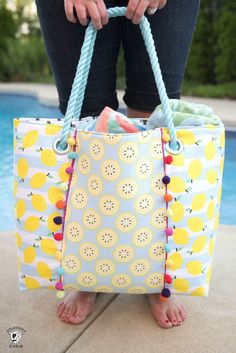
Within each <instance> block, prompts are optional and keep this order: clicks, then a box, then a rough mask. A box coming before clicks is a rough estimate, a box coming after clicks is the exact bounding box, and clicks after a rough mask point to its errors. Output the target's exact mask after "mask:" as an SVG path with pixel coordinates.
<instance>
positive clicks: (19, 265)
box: [17, 256, 21, 272]
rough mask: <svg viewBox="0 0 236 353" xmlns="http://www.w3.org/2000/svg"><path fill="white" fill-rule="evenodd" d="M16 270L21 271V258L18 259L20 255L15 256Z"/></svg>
mask: <svg viewBox="0 0 236 353" xmlns="http://www.w3.org/2000/svg"><path fill="white" fill-rule="evenodd" d="M17 270H18V272H20V271H21V260H20V256H17Z"/></svg>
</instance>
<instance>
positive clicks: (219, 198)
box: [217, 186, 222, 204]
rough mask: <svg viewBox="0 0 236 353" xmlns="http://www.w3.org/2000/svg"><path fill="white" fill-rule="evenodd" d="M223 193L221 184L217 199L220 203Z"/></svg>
mask: <svg viewBox="0 0 236 353" xmlns="http://www.w3.org/2000/svg"><path fill="white" fill-rule="evenodd" d="M221 194H222V187H221V186H220V187H219V188H218V191H217V201H218V203H219V204H220V201H221Z"/></svg>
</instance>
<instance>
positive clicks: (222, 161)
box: [220, 156, 224, 173]
mask: <svg viewBox="0 0 236 353" xmlns="http://www.w3.org/2000/svg"><path fill="white" fill-rule="evenodd" d="M223 169H224V156H223V157H221V159H220V171H221V173H223Z"/></svg>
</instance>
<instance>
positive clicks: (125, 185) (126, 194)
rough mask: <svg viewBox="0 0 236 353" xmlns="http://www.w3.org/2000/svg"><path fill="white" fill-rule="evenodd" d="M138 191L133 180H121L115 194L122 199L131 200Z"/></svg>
mask: <svg viewBox="0 0 236 353" xmlns="http://www.w3.org/2000/svg"><path fill="white" fill-rule="evenodd" d="M137 190H138V185H137V183H136V181H134V180H133V179H128V178H127V179H122V180H121V181H120V182H119V183H118V186H117V192H118V194H119V195H120V197H122V199H125V200H128V199H132V198H133V197H134V196H135V195H136V193H137Z"/></svg>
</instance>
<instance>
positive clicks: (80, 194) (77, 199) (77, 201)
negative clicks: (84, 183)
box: [71, 188, 88, 209]
mask: <svg viewBox="0 0 236 353" xmlns="http://www.w3.org/2000/svg"><path fill="white" fill-rule="evenodd" d="M71 202H72V204H73V205H74V207H75V208H77V209H80V208H84V207H85V206H86V205H87V202H88V196H87V193H86V191H85V190H84V189H82V188H79V189H76V190H74V191H73V193H72V196H71Z"/></svg>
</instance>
